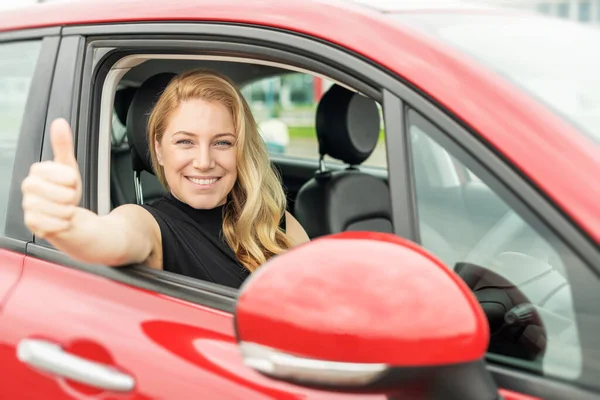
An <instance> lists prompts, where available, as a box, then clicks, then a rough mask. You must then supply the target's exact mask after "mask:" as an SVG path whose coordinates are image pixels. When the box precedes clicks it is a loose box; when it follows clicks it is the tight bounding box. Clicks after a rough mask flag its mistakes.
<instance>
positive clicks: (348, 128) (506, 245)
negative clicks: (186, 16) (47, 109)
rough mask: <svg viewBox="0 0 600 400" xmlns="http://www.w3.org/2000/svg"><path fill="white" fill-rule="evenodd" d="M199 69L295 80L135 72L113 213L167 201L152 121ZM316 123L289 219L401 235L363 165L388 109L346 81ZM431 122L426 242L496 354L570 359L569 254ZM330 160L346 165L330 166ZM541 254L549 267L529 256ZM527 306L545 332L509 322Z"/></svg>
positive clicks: (127, 95) (277, 72) (381, 175)
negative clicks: (459, 281) (465, 291)
mask: <svg viewBox="0 0 600 400" xmlns="http://www.w3.org/2000/svg"><path fill="white" fill-rule="evenodd" d="M194 68H205V69H212V70H216V71H219V72H221V73H223V74H225V75H227V76H229V77H230V78H231V79H232V80H233V81H234V82H235V84H237V85H238V87H243V86H244V85H246V84H248V83H251V82H254V81H257V80H260V79H264V78H268V77H275V76H283V75H285V74H289V73H290V69H289V68H287V67H286V66H279V65H272V64H271V65H265V64H254V63H240V62H230V61H222V60H198V59H194V60H181V59H177V60H172V59H171V60H169V59H153V60H148V61H145V62H143V63H141V64H139V65H137V66H135V67H133V68H131V69H130V70H129V71H128V72H127V73H126V74H125V75H123V77H122V79H121V80H120V81H119V83H118V86H117V90H116V92H115V93H114V110H113V124H112V136H111V137H112V140H111V142H112V145H111V154H110V163H111V168H110V204H111V207H113V208H114V207H117V206H120V205H122V204H127V203H132V204H135V203H138V204H140V203H149V202H152V201H154V200H156V199H158V198H159V197H161V196H162V195H163V193H164V189H163V188H162V186H161V185H160V183H159V182H158V180H157V178H156V177H155V176H154V175H153V173H152V168H151V163H150V159H149V153H148V147H147V146H148V144H147V143H146V124H147V118H148V116H149V110H150V109H151V107H152V105H153V103H154V101H155V99H156V98H157V97H158V95H159V94H160V93H161V92H162V90H163V89H164V87H165V86H166V84H167V83H168V82H169V81H170V79H171V78H172V77H173V76H174V74H176V73H179V72H182V71H185V70H189V69H194ZM314 119H315V123H314V126H315V130H316V136H317V138H316V139H317V141H318V147H319V148H318V149H315V154H314V157H313V158H310V159H301V158H297V157H292V156H289V157H288V156H281V155H274V156H273V157H272V163H273V166H274V167H275V168H276V169H277V170H278V171H279V173H280V176H281V179H282V183H283V186H284V189H285V192H286V194H287V197H288V211H290V212H291V213H292V214H293V215H294V216H295V217H296V218H297V219H298V220H299V222H300V223H301V224H302V225H303V227H304V228H305V229H306V231H307V233H308V235H309V237H310V238H311V239H312V238H316V237H319V236H323V235H327V234H331V233H337V232H342V231H346V230H368V231H378V232H393V227H392V214H391V213H392V205H391V202H390V196H389V189H388V182H387V170H386V169H383V168H371V167H369V166H366V167H365V166H364V165H362V164H363V163H364V161H365V160H366V159H367V158H368V157H369V156H370V155H371V153H372V152H373V150H374V148H375V145H376V143H377V140H378V136H379V134H380V126H381V120H380V114H379V112H378V109H377V104H376V102H375V101H374V100H373V99H370V98H368V97H365V96H363V95H361V94H358V93H356V92H354V91H352V90H351V89H349V88H347V87H345V86H344V85H343V84H338V83H334V84H333V85H332V86H331V87H330V88H329V89H328V90H327V91H326V92H325V93H324V94H323V96H322V97H321V98H320V101H319V104H318V107H317V109H316V112H315V115H314ZM418 119H419V118H418V117H415V118H414V120H418ZM409 120H411V118H409ZM427 124H428V122H427V121H425V120H423V121H421V122H420V123H415V124H410V126H409V130H410V135H411V148H412V157H413V160H412V162H413V167H414V174H415V189H416V194H417V199H418V213H419V230H420V236H421V243H422V244H423V246H424V247H425V248H426V249H428V250H430V251H432V253H434V254H436V256H438V257H439V258H440V259H441V260H442V261H443V262H444V263H445V264H446V265H447V266H448V267H449V268H453V269H454V270H455V271H456V272H457V273H458V274H459V275H460V276H461V277H462V278H463V280H464V281H465V282H466V283H467V284H468V285H469V287H470V288H471V289H472V290H473V292H474V293H475V295H476V297H477V298H478V300H479V301H480V304H481V305H482V307H483V308H484V310H485V312H486V315H487V317H488V320H489V321H490V327H491V328H492V346H496V348H495V352H496V353H500V354H507V355H517V356H519V357H521V358H523V357H524V356H523V355H524V354H526V356H525V357H526V358H529V359H530V360H538V361H539V362H541V360H542V359H543V358H544V354H546V359H548V356H549V355H551V356H552V354H550V353H551V352H554V355H553V356H552V357H553V358H557V357H560V356H561V354H562V352H561V350H560V349H561V347H562V346H563V345H564V343H566V342H569V345H571V346H576V345H577V343H576V339H574V338H576V334H575V331H574V329H575V328H574V325H573V320H570V319H568V318H567V319H565V318H563V317H562V316H561V315H563V316H564V315H572V313H573V312H572V309H571V310H566V309H565V305H569V304H570V303H571V300H570V294H569V287H568V284H567V283H566V279H565V277H564V275H563V273H562V272H559V271H558V270H557V269H554V268H553V267H551V264H552V265H555V266H556V265H560V263H561V262H560V257H559V256H557V255H556V254H554V251H553V250H552V246H550V245H548V244H547V243H543V242H544V241H543V240H540V237H539V235H537V234H536V233H535V232H533V231H532V230H531V229H528V228H529V227H528V225H527V224H526V223H525V222H524V221H522V220H521V219H520V218H519V217H518V216H517V215H516V214H515V213H514V212H512V211H511V210H510V208H509V206H508V205H507V204H505V203H504V202H503V201H502V200H501V198H500V197H499V196H497V195H496V194H495V193H494V192H493V191H492V190H491V189H490V188H489V187H488V186H487V185H485V184H484V183H483V182H482V181H481V180H479V179H478V178H477V177H476V176H475V175H474V174H472V173H470V171H469V170H468V169H467V168H466V167H465V166H464V165H462V164H461V163H460V162H458V161H457V160H456V159H454V157H453V156H451V155H450V154H449V153H448V152H446V150H445V149H444V148H442V147H441V146H440V145H439V144H437V143H436V142H435V141H434V140H432V139H431V138H430V137H428V135H427V134H426V133H425V132H424V131H423V130H425V131H427V130H428V129H429V127H428V125H427ZM431 129H435V128H433V127H431ZM319 152H320V153H322V154H323V155H327V156H328V158H327V159H328V160H335V161H338V162H324V160H323V158H321V157H320V154H319ZM498 238H502V240H498ZM507 249H508V250H511V251H512V253H511V252H507ZM519 250H521V251H522V253H519ZM515 251H516V253H515ZM536 252H538V253H540V254H542V256H543V257H545V259H547V260H549V262H548V263H539V262H537V261H536V260H537V259H535V258H533V257H529V256H527V255H532V254H536ZM515 254H517V255H515ZM519 254H520V255H519ZM549 255H550V256H549ZM507 260H508V261H507ZM490 265H494V269H493V271H492V268H490V267H489V266H490ZM481 266H485V267H488V268H482V267H481ZM511 267H512V269H511ZM559 269H560V268H559ZM523 271H526V273H525V272H523ZM507 277H508V278H510V279H508V278H507ZM507 288H510V290H509V289H507ZM525 303H533V304H537V305H538V306H539V305H543V306H544V307H543V308H542V307H538V306H536V307H537V308H536V309H535V311H536V312H537V313H538V314H539V313H542V314H543V313H546V314H545V316H543V317H539V318H537V320H536V322H535V324H531V323H530V322H531V321H533V320H534V319H531V318H530V319H529V320H528V321H529V322H528V323H527V324H525V325H519V324H513V325H510V324H506V323H505V320H504V318H505V316H506V315H507V313H509V312H512V311H515V306H516V305H520V304H525ZM567 308H568V307H567ZM516 311H519V310H516ZM516 311H515V312H516ZM521 311H522V310H521ZM522 312H523V313H525V314H527V312H526V310H525V311H522ZM530 314H531V313H530ZM519 315H521V314H519ZM536 315H537V314H536ZM516 320H518V321H519V318H516ZM541 320H543V323H542V322H540V321H541ZM550 324H554V325H553V326H550ZM508 325H510V326H508ZM544 325H546V330H547V331H549V332H550V333H553V332H560V334H561V335H563V336H562V337H560V338H559V339H556V340H558V341H557V342H554V343H558V344H559V345H552V346H547V345H546V343H545V342H544V343H541V342H540V341H539V340H538V338H539V336H540V335H539V330H540V329H541V330H542V331H543V330H544ZM535 329H538V331H535ZM532 330H533V331H532ZM532 332H533V333H532ZM536 332H538V333H536ZM565 332H566V333H565ZM569 332H571V333H569ZM494 335H495V336H494ZM564 335H566V337H568V339H565V336H564ZM494 338H496V339H495V340H494ZM546 339H548V340H549V336H548V337H547V338H546ZM546 339H545V340H546ZM550 343H552V342H550Z"/></svg>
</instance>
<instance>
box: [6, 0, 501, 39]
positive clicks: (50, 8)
mask: <svg viewBox="0 0 600 400" xmlns="http://www.w3.org/2000/svg"><path fill="white" fill-rule="evenodd" d="M330 8H335V9H336V12H353V13H357V12H358V13H368V12H376V13H394V12H408V11H419V10H423V11H425V10H427V11H430V10H434V9H436V10H444V11H449V10H465V9H470V10H480V9H491V8H490V7H487V6H482V5H480V4H477V3H473V2H469V1H460V0H419V1H415V0H372V1H371V0H286V1H281V0H169V1H165V0H71V1H53V2H47V3H42V4H37V5H33V6H28V7H22V8H16V9H12V10H8V11H2V12H0V32H2V31H12V30H18V29H28V28H41V27H48V26H69V25H87V24H94V23H115V22H133V21H136V22H139V21H174V20H179V21H186V20H187V21H199V20H204V21H210V20H213V21H219V20H224V19H227V20H228V21H238V22H248V23H251V22H253V20H254V19H255V17H254V16H255V15H256V16H260V14H261V13H262V14H263V18H259V19H261V20H263V19H266V18H264V16H267V17H274V18H275V19H276V20H275V21H273V26H277V22H278V21H277V18H279V19H281V18H282V17H281V16H282V15H287V16H288V18H293V17H297V18H302V17H303V16H304V15H311V14H322V12H323V11H324V10H325V9H327V10H329V9H330ZM328 15H332V14H328ZM333 15H337V14H333ZM338 18H339V16H338ZM261 22H262V23H263V24H265V25H268V23H267V22H266V21H261Z"/></svg>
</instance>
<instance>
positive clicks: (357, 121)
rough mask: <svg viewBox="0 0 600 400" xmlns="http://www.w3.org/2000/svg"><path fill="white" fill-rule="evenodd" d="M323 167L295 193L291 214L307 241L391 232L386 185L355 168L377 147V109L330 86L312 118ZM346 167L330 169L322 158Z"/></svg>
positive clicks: (345, 91) (339, 87)
mask: <svg viewBox="0 0 600 400" xmlns="http://www.w3.org/2000/svg"><path fill="white" fill-rule="evenodd" d="M316 118H317V119H316V130H317V138H318V141H319V153H320V156H321V166H320V168H319V170H318V171H317V173H316V174H315V176H314V178H312V179H311V180H309V181H308V182H307V183H306V184H304V185H303V186H302V188H301V189H300V191H299V192H298V196H297V198H296V205H295V214H296V218H297V219H298V221H299V222H300V223H301V224H302V226H303V227H304V229H305V230H306V232H307V234H308V236H309V237H310V238H314V237H317V236H322V235H327V234H332V233H338V232H342V231H348V230H351V231H356V230H366V231H377V232H389V233H391V232H393V227H392V215H391V212H392V207H391V203H390V193H389V189H388V186H387V184H386V182H385V181H384V180H382V179H380V178H377V177H374V176H372V175H369V174H366V173H363V172H361V171H359V170H358V168H356V167H357V166H358V165H360V164H361V163H362V162H364V161H365V160H366V159H367V158H368V157H369V156H370V155H371V153H372V152H373V150H374V149H375V146H376V145H377V140H378V138H379V130H380V117H379V110H378V109H377V105H376V103H375V101H374V100H371V99H369V98H367V97H364V96H362V95H360V94H357V93H354V92H352V91H350V90H348V89H345V88H344V87H342V86H339V85H333V86H332V87H331V88H330V89H329V90H328V91H327V93H325V94H324V95H323V97H322V99H321V101H320V102H319V106H318V108H317V117H316ZM325 155H329V156H330V157H332V158H335V159H337V160H340V161H343V162H344V163H346V164H348V167H347V168H346V169H345V170H341V171H329V170H327V169H326V168H325V164H324V162H323V157H324V156H325Z"/></svg>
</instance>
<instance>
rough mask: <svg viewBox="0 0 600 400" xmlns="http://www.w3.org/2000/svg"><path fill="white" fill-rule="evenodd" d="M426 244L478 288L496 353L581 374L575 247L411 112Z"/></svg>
mask: <svg viewBox="0 0 600 400" xmlns="http://www.w3.org/2000/svg"><path fill="white" fill-rule="evenodd" d="M408 126H409V134H410V143H411V144H410V147H411V151H412V160H413V173H414V184H415V188H416V205H417V213H418V221H419V224H418V226H419V231H420V237H421V244H422V245H423V247H424V248H426V249H427V250H429V251H431V252H432V253H433V254H435V255H436V256H438V257H439V258H440V259H441V260H442V261H443V262H444V263H445V264H446V265H447V266H448V267H449V268H452V269H454V271H456V272H457V273H458V275H460V276H461V277H462V278H463V279H464V280H465V282H466V283H467V285H468V286H469V287H470V288H471V289H472V290H473V292H474V294H475V296H476V297H477V299H478V300H479V302H480V304H481V305H482V307H483V309H484V311H485V313H486V316H487V317H488V321H489V322H490V330H491V333H492V335H491V341H490V347H489V353H490V354H492V356H491V357H493V356H497V357H501V358H502V361H503V362H504V363H509V364H513V365H518V366H519V367H525V368H528V369H530V370H534V371H538V372H542V373H544V374H547V375H554V376H558V377H561V378H568V379H576V378H577V377H578V376H579V374H580V372H581V371H580V370H581V348H580V345H579V339H578V338H579V336H578V332H577V326H576V320H575V319H576V315H575V312H574V305H573V298H572V293H571V285H570V283H569V279H568V272H569V271H568V269H569V265H570V264H572V265H575V264H574V263H575V260H576V259H577V258H576V256H575V255H573V254H571V253H570V252H569V251H568V250H566V246H563V245H562V243H561V242H560V240H559V239H558V238H557V237H555V236H554V235H553V234H551V233H549V231H544V232H540V229H537V228H536V227H533V226H531V225H530V224H529V223H528V222H526V221H525V220H524V219H523V218H522V217H521V216H520V215H519V214H518V213H517V212H516V210H514V209H512V208H511V207H510V206H509V205H508V204H507V203H506V202H504V200H503V199H502V198H501V197H500V196H499V195H497V194H496V193H495V191H494V190H493V189H492V188H491V187H490V186H489V185H488V183H486V181H485V180H484V179H483V178H482V176H478V175H477V172H476V171H473V170H470V169H469V168H467V167H466V166H465V164H464V163H463V162H462V161H461V160H460V159H459V158H457V157H454V156H453V155H452V154H450V153H449V152H448V151H447V150H446V148H444V147H442V146H441V145H440V144H438V143H437V142H436V141H435V140H434V139H433V138H435V137H440V136H441V133H440V131H439V130H438V128H437V127H435V126H434V125H433V124H431V123H430V122H429V121H427V120H426V119H425V118H423V117H421V116H420V115H418V114H417V113H416V112H414V111H411V112H409V114H408Z"/></svg>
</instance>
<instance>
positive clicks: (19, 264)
mask: <svg viewBox="0 0 600 400" xmlns="http://www.w3.org/2000/svg"><path fill="white" fill-rule="evenodd" d="M24 258H25V256H24V255H23V254H21V253H14V252H12V251H8V250H5V249H0V314H2V308H3V306H4V303H5V302H6V299H7V297H8V296H9V294H10V291H11V289H12V288H13V286H14V285H15V284H16V283H17V281H18V280H19V277H20V276H21V270H22V268H23V259H24ZM0 318H1V317H0ZM0 360H2V358H1V357H0ZM0 363H1V362H0Z"/></svg>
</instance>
